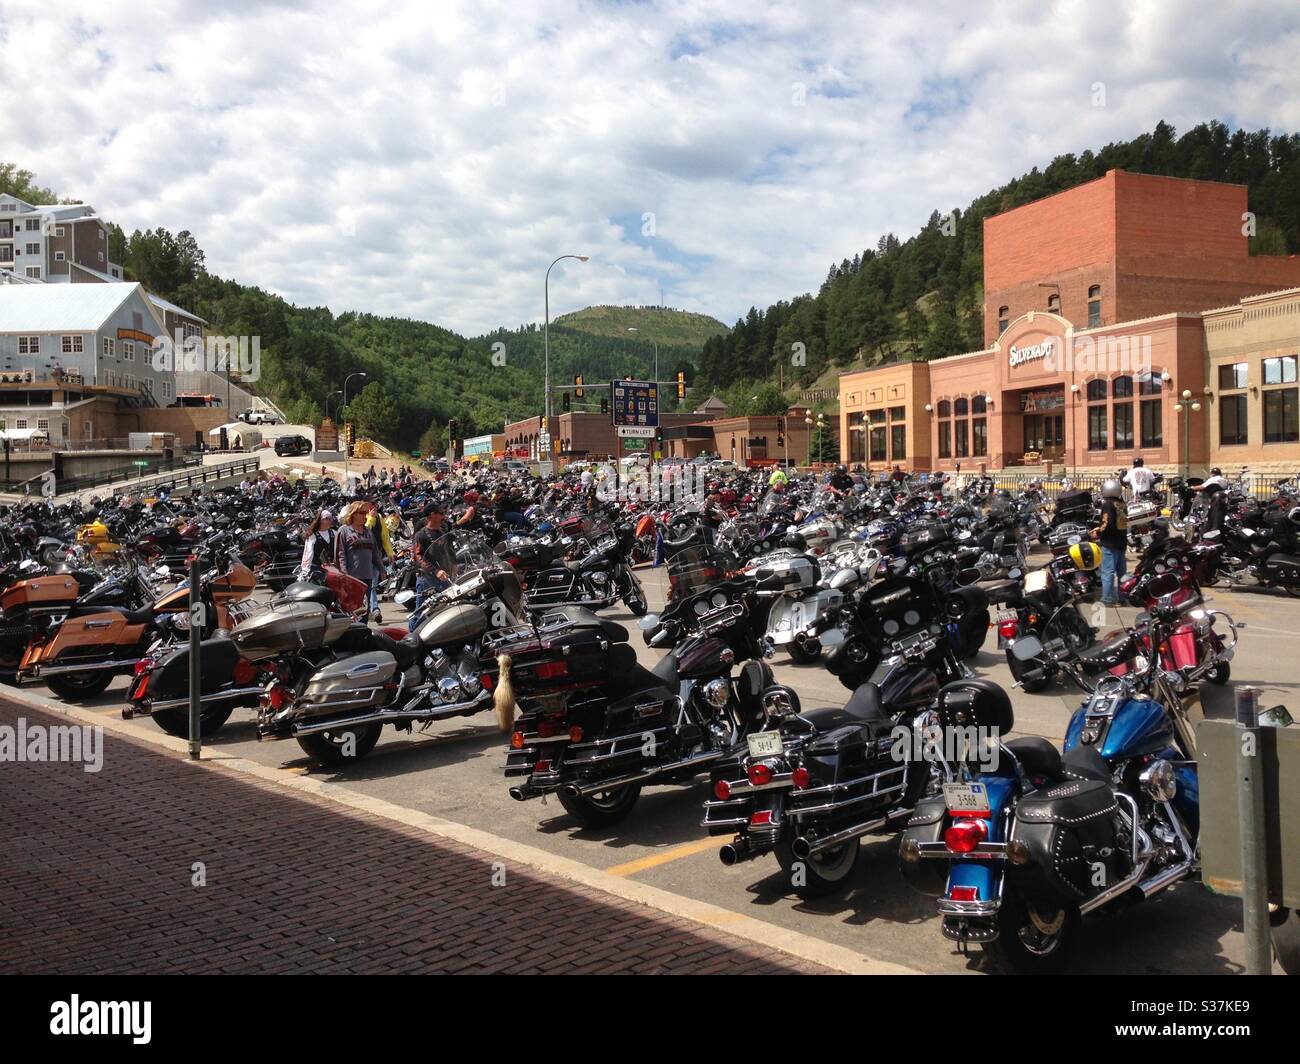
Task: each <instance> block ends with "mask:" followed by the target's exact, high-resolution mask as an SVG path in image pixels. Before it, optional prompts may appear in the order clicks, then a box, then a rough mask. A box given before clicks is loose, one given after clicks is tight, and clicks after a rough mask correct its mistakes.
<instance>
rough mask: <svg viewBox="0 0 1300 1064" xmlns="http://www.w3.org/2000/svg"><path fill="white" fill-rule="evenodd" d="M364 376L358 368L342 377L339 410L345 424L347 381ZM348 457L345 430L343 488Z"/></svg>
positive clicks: (345, 484)
mask: <svg viewBox="0 0 1300 1064" xmlns="http://www.w3.org/2000/svg"><path fill="white" fill-rule="evenodd" d="M364 376H365V374H364V373H362V372H361V371H360V370H358V371H357V372H356V373H349V374H348V375H347V376H346V377H344V378H343V405H342V406H340V407H339V412H340V413H341V414H342V415H343V417H344V419H345V421H344V423H345V424H346V418H347V411H348V381H350V380H351V379H352V378H353V377H364ZM348 458H349V455H348V439H347V434H346V430H345V432H344V436H343V487H344V488H347V486H348Z"/></svg>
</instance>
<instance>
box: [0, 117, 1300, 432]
mask: <svg viewBox="0 0 1300 1064" xmlns="http://www.w3.org/2000/svg"><path fill="white" fill-rule="evenodd" d="M1115 168H1119V169H1125V170H1131V171H1136V172H1141V173H1153V174H1165V175H1168V176H1172V177H1192V178H1202V179H1207V180H1217V181H1231V182H1238V183H1243V184H1246V185H1247V186H1248V187H1249V190H1250V192H1249V202H1250V209H1251V210H1252V211H1254V212H1255V214H1256V216H1257V219H1258V229H1257V234H1256V236H1255V237H1253V238H1252V241H1251V248H1252V251H1253V252H1255V253H1261V252H1262V253H1269V254H1278V253H1286V252H1298V251H1300V135H1296V134H1290V135H1278V136H1274V135H1272V134H1271V133H1270V132H1269V131H1268V130H1259V131H1257V132H1254V133H1248V132H1245V131H1243V130H1238V131H1236V132H1231V131H1229V130H1228V128H1227V127H1226V126H1224V125H1223V124H1222V123H1219V122H1211V123H1208V124H1203V125H1199V126H1197V127H1195V128H1194V129H1192V130H1190V131H1189V132H1187V133H1185V134H1184V135H1183V136H1181V137H1177V136H1176V135H1175V132H1174V130H1173V129H1172V128H1171V127H1170V126H1168V125H1167V124H1165V123H1163V122H1162V123H1160V124H1159V125H1157V126H1156V128H1155V129H1154V130H1153V131H1152V132H1151V133H1147V134H1143V135H1142V136H1140V137H1137V138H1135V139H1134V140H1131V141H1126V142H1121V143H1116V144H1108V145H1107V146H1106V147H1104V148H1102V149H1101V150H1100V151H1097V152H1095V153H1094V152H1092V151H1085V152H1084V153H1083V154H1081V155H1078V156H1075V155H1062V156H1058V157H1057V158H1056V159H1053V160H1052V162H1051V163H1050V164H1049V165H1048V166H1046V167H1045V168H1044V169H1043V170H1041V171H1040V170H1038V169H1037V168H1035V169H1034V170H1031V171H1030V172H1029V173H1028V174H1025V175H1024V176H1022V177H1019V178H1016V179H1015V180H1014V181H1011V182H1009V183H1007V184H1006V185H1003V186H1001V187H1000V188H996V189H993V190H992V191H990V192H988V193H985V194H984V195H983V196H980V197H979V198H978V199H976V200H975V201H974V202H972V203H971V204H969V205H968V206H967V207H966V208H965V209H963V210H952V211H951V213H949V214H947V215H944V214H941V213H940V211H939V210H935V212H934V213H933V214H932V215H931V217H930V220H929V221H928V222H927V223H926V225H925V226H924V227H923V228H922V229H921V231H920V232H919V233H917V234H916V235H915V236H912V237H909V238H908V239H907V240H905V241H904V240H901V239H900V238H899V237H897V236H896V235H894V234H892V233H889V234H885V235H884V236H882V237H880V239H879V240H878V241H877V242H876V244H875V246H874V247H870V248H867V249H865V250H863V251H860V252H857V253H855V254H854V255H853V257H852V258H845V259H844V260H843V261H841V262H840V263H838V264H836V265H834V266H832V267H831V268H830V271H829V273H828V274H827V277H826V280H825V282H824V283H823V284H822V286H821V288H820V289H819V290H818V291H817V292H816V293H807V294H805V295H801V296H797V297H795V298H793V299H790V300H783V301H781V302H778V303H775V304H773V305H772V306H770V307H768V308H767V309H766V310H761V311H760V310H758V309H757V308H752V309H751V310H750V311H749V313H748V314H747V315H745V317H744V318H742V319H741V320H740V321H738V322H737V323H736V324H735V325H734V326H733V327H731V328H730V329H725V328H723V327H722V326H721V325H720V323H718V322H716V321H715V320H713V319H711V318H708V317H707V316H705V315H699V314H690V313H687V312H685V311H677V310H668V309H661V308H658V307H589V308H587V309H586V310H582V311H577V312H575V313H573V314H566V315H562V316H561V317H559V318H557V319H556V321H554V322H553V323H552V326H551V360H552V361H551V366H552V374H553V377H554V380H555V381H556V382H557V383H559V384H561V385H566V384H568V385H571V384H572V380H573V377H574V375H575V374H578V373H581V374H583V377H584V379H585V381H587V382H592V381H595V380H607V379H609V378H611V377H622V376H628V375H631V376H636V377H644V376H648V375H649V374H650V372H651V369H652V367H653V365H654V345H655V343H656V342H658V344H659V368H660V376H661V378H662V379H664V380H672V379H674V375H675V374H676V373H677V371H678V370H682V371H685V372H686V373H687V379H688V381H690V382H691V383H692V384H693V385H695V387H694V389H693V391H692V394H691V397H690V400H689V404H690V405H691V406H694V405H696V404H697V403H698V402H700V401H702V400H703V399H704V398H706V397H707V395H708V394H709V392H710V391H715V390H716V391H718V392H720V393H722V394H723V395H724V397H725V398H726V400H727V402H728V409H729V410H731V412H732V413H742V412H746V411H749V412H769V411H770V410H778V409H782V408H783V407H784V403H785V400H786V398H787V397H786V396H782V395H781V394H779V392H778V391H777V389H776V388H775V386H774V385H772V384H771V383H770V382H771V381H772V380H773V379H774V378H775V377H776V375H777V374H776V370H777V366H776V358H777V356H778V355H780V356H781V357H783V358H784V359H785V360H786V361H785V373H784V381H785V385H786V388H787V393H789V392H790V391H791V389H794V388H798V387H800V386H806V385H807V384H808V383H809V382H811V381H813V380H815V379H817V378H818V377H819V376H822V375H823V374H826V375H827V376H828V377H830V376H832V375H833V373H834V372H835V371H836V370H837V368H840V367H847V366H850V365H854V364H858V363H859V362H862V361H865V362H866V363H868V364H870V363H873V362H876V361H879V360H882V359H884V358H886V357H903V358H926V359H929V358H938V357H942V356H945V355H950V354H955V353H957V352H960V351H965V350H971V349H974V348H978V347H979V346H981V340H982V335H981V333H982V325H981V314H980V301H981V298H982V291H981V283H982V276H983V244H982V238H983V221H984V219H985V218H987V217H989V216H990V215H993V214H997V213H1000V212H1002V211H1005V210H1009V209H1010V208H1012V207H1017V206H1020V205H1022V204H1024V203H1028V202H1030V201H1032V200H1036V199H1039V198H1041V197H1043V196H1047V195H1051V194H1052V193H1055V192H1060V191H1062V190H1064V189H1068V188H1072V187H1074V186H1075V185H1079V184H1082V183H1083V182H1085V181H1091V180H1093V179H1094V178H1097V177H1101V176H1102V175H1104V174H1105V173H1106V171H1107V170H1110V169H1115ZM6 191H7V192H12V193H14V194H15V195H17V196H19V197H21V198H23V199H26V200H28V201H31V202H37V203H51V202H54V201H55V200H56V193H55V192H53V191H51V190H50V189H48V188H43V187H40V186H39V185H37V184H36V183H35V181H34V179H33V175H32V174H31V173H29V172H27V171H23V170H19V169H17V168H16V167H15V166H13V165H9V164H0V192H6ZM111 239H112V246H111V253H112V258H113V260H114V261H115V262H119V263H121V264H122V265H123V266H124V267H125V268H126V272H127V276H128V277H130V278H132V279H135V280H140V281H143V282H144V283H145V284H146V285H147V286H148V287H149V288H150V289H151V290H152V291H154V292H157V293H158V294H159V295H161V296H163V297H164V298H165V299H169V300H171V301H173V302H175V303H177V304H179V305H180V306H183V307H187V308H189V309H191V310H193V311H194V312H195V313H197V314H199V315H200V316H201V317H203V318H205V319H207V321H208V322H209V327H210V329H211V331H212V332H214V333H218V334H226V335H231V334H247V335H256V336H260V337H261V338H262V362H263V365H262V371H263V379H262V381H261V382H260V384H259V388H260V389H262V390H263V391H264V392H265V393H266V394H268V395H269V396H271V397H272V398H274V399H275V400H276V401H277V402H278V403H279V404H280V405H281V406H282V407H283V408H284V409H285V412H286V414H289V415H290V416H291V418H293V419H294V420H300V421H313V420H315V419H317V418H318V417H319V416H320V413H321V411H322V409H323V407H324V405H325V402H326V400H327V399H328V398H330V397H331V395H332V393H333V392H334V390H335V389H337V388H339V387H341V385H342V381H343V378H344V377H345V376H346V375H347V374H348V373H351V372H353V371H356V370H362V371H365V372H366V373H367V374H368V375H369V376H368V379H367V384H366V388H365V389H364V390H363V391H362V393H361V397H360V399H359V400H357V401H356V402H355V404H354V405H353V406H352V414H353V416H354V419H355V420H356V421H357V423H358V425H359V428H360V429H361V431H362V432H363V433H366V434H370V435H374V436H376V437H377V438H378V439H380V440H382V441H383V442H385V443H388V444H391V445H395V446H398V447H401V448H403V449H407V448H411V447H415V446H419V447H420V448H421V449H423V450H426V451H434V450H440V449H441V447H442V440H443V438H444V435H443V434H444V432H445V426H446V423H447V419H448V418H450V417H453V416H454V417H458V418H459V419H460V421H461V429H462V432H463V433H464V434H465V435H471V434H476V433H481V432H487V431H491V430H495V429H499V428H500V426H501V424H502V423H503V421H506V420H511V419H515V418H520V417H523V416H527V415H531V414H535V413H536V412H538V410H539V409H540V407H541V396H542V388H541V373H540V372H539V371H540V369H541V366H542V361H543V344H542V329H541V327H540V326H537V325H525V326H521V327H519V328H517V329H500V330H497V331H495V332H493V333H489V334H487V335H485V336H480V337H476V338H474V339H467V338H465V337H462V336H459V335H457V334H456V333H453V332H450V331H449V330H447V329H443V328H440V327H439V326H437V325H432V324H429V323H427V322H420V321H411V320H407V319H400V318H380V317H376V316H374V315H370V314H358V313H345V314H338V315H335V314H333V313H331V312H330V311H329V310H328V309H326V308H324V307H296V306H293V305H292V304H290V303H288V302H286V301H285V300H284V299H282V298H280V297H279V296H276V295H273V294H271V293H268V292H265V291H263V290H262V289H259V288H254V287H250V286H248V285H243V284H239V283H237V282H235V281H230V280H223V279H222V278H219V277H216V276H214V275H213V274H211V273H209V272H208V271H207V269H206V268H205V266H204V256H203V251H202V249H201V248H199V246H198V244H197V242H196V241H195V239H194V237H193V236H192V235H191V234H190V233H189V232H188V231H182V232H180V233H177V234H172V233H170V232H168V231H167V230H163V229H158V230H149V231H147V232H140V231H138V230H137V231H136V232H134V233H132V234H131V235H130V237H127V236H126V234H125V233H124V232H123V231H122V230H121V229H120V228H118V227H117V226H116V225H114V226H112V227H111ZM633 328H635V330H636V331H635V332H633V331H630V330H631V329H633ZM495 344H500V345H502V346H501V347H499V348H496V349H495V352H496V354H497V357H496V358H495V359H494V358H493V353H494V347H493V345H495ZM794 344H800V345H802V350H803V352H804V357H803V359H802V364H801V365H800V364H795V363H792V362H791V361H790V356H791V353H792V345H794ZM697 366H698V372H697V370H696V367H697ZM353 387H355V382H354V385H353ZM666 398H667V396H666Z"/></svg>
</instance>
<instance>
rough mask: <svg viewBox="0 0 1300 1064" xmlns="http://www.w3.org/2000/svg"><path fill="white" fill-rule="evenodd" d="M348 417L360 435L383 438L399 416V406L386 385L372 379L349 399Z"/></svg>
mask: <svg viewBox="0 0 1300 1064" xmlns="http://www.w3.org/2000/svg"><path fill="white" fill-rule="evenodd" d="M347 418H348V420H349V421H351V422H352V424H353V426H354V427H355V428H356V433H357V435H358V436H369V437H370V438H371V439H376V440H382V439H383V438H384V437H385V436H386V435H387V434H388V430H389V427H390V426H391V425H392V423H393V422H394V421H395V420H396V418H397V408H396V407H395V406H394V405H393V403H392V400H390V399H389V398H388V393H387V391H386V390H385V389H384V386H383V385H382V384H380V383H379V382H378V381H371V382H370V383H369V384H367V385H366V386H365V387H364V388H362V389H361V391H360V393H359V394H358V395H357V396H356V397H354V398H349V399H348V405H347Z"/></svg>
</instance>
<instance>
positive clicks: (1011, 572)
mask: <svg viewBox="0 0 1300 1064" xmlns="http://www.w3.org/2000/svg"><path fill="white" fill-rule="evenodd" d="M1023 575H1024V574H1023V573H1022V572H1021V571H1020V569H1019V567H1017V568H1015V569H1008V570H1007V577H1008V578H1009V579H1011V580H1019V579H1020V578H1021V577H1022V576H1023Z"/></svg>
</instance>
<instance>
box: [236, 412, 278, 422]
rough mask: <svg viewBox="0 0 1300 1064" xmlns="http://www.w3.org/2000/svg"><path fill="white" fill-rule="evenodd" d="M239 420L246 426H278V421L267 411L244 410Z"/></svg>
mask: <svg viewBox="0 0 1300 1064" xmlns="http://www.w3.org/2000/svg"><path fill="white" fill-rule="evenodd" d="M239 420H240V421H242V422H244V423H245V424H247V425H278V424H279V423H280V419H279V418H277V417H276V416H275V415H274V414H272V413H271V412H270V411H269V410H245V411H244V412H243V413H242V414H240V415H239Z"/></svg>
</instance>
